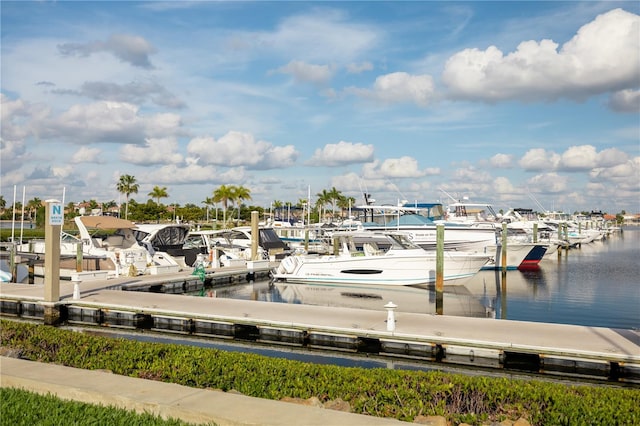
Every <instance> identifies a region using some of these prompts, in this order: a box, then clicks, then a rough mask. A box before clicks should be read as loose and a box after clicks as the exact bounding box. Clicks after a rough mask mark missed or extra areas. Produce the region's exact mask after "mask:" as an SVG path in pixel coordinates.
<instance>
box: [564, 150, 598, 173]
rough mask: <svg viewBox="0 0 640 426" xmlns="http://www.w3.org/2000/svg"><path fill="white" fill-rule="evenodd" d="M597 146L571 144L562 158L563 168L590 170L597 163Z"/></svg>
mask: <svg viewBox="0 0 640 426" xmlns="http://www.w3.org/2000/svg"><path fill="white" fill-rule="evenodd" d="M597 156H598V154H597V153H596V148H595V147H594V146H591V145H583V146H571V147H569V149H567V150H566V151H565V152H564V153H563V154H562V156H561V158H560V164H559V165H558V166H559V169H561V170H589V169H592V168H594V167H595V166H596V164H597Z"/></svg>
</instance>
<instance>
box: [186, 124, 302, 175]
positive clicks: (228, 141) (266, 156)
mask: <svg viewBox="0 0 640 426" xmlns="http://www.w3.org/2000/svg"><path fill="white" fill-rule="evenodd" d="M187 152H188V153H189V154H190V155H191V156H193V157H198V158H199V159H200V161H203V162H206V163H209V164H214V165H219V166H227V167H235V166H245V167H247V168H252V169H271V168H284V167H289V166H291V165H293V164H294V163H295V161H296V159H297V157H298V151H296V150H295V147H293V146H292V145H288V146H285V147H278V146H274V145H273V144H271V143H269V142H265V141H256V140H255V138H254V137H253V135H251V134H249V133H242V132H237V131H231V132H229V133H227V134H226V135H224V136H223V137H221V138H220V139H218V140H217V141H216V140H215V139H213V138H211V137H198V138H194V139H192V140H191V142H189V145H188V146H187Z"/></svg>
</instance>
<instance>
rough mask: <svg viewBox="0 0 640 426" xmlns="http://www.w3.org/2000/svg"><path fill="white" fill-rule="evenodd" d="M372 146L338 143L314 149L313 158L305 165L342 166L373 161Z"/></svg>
mask: <svg viewBox="0 0 640 426" xmlns="http://www.w3.org/2000/svg"><path fill="white" fill-rule="evenodd" d="M373 151H374V147H373V145H365V144H363V143H360V142H358V143H352V142H345V141H340V142H338V143H337V144H327V145H325V146H324V147H323V148H318V149H316V151H315V153H314V154H313V157H311V159H310V160H309V161H307V162H306V163H305V164H306V165H308V166H343V165H347V164H355V163H368V162H370V161H373Z"/></svg>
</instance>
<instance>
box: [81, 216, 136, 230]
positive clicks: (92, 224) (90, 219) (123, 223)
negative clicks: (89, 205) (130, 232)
mask: <svg viewBox="0 0 640 426" xmlns="http://www.w3.org/2000/svg"><path fill="white" fill-rule="evenodd" d="M79 219H80V220H81V221H82V223H83V224H84V226H85V227H87V228H97V229H124V228H127V229H133V228H135V227H136V225H135V223H133V222H131V221H130V220H125V219H120V218H117V217H113V216H80V218H79Z"/></svg>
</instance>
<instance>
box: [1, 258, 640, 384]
mask: <svg viewBox="0 0 640 426" xmlns="http://www.w3.org/2000/svg"><path fill="white" fill-rule="evenodd" d="M215 273H216V272H214V275H215ZM240 273H246V271H240ZM165 278H166V277H165ZM147 279H148V278H146V277H133V278H120V279H118V280H117V281H116V280H105V281H95V282H94V281H89V282H87V283H82V285H81V294H80V298H79V299H78V300H74V299H73V297H72V296H73V284H72V283H70V282H61V289H60V294H61V300H60V302H59V304H60V305H63V306H64V310H65V312H66V318H65V319H66V321H68V322H69V323H72V324H80V325H87V326H91V325H94V326H107V327H114V328H130V329H151V330H154V331H159V332H169V333H182V334H186V335H197V336H199V337H202V336H204V337H212V338H239V339H242V340H254V341H257V342H268V343H270V344H275V345H278V344H284V345H289V346H291V345H293V346H299V347H307V348H321V349H326V350H339V351H351V352H363V353H369V354H376V355H381V356H388V357H395V358H404V359H406V358H410V359H413V360H422V361H426V362H439V363H445V364H450V365H466V366H477V367H483V368H485V367H489V368H497V369H507V370H516V371H526V372H533V373H542V374H550V375H556V376H575V377H585V378H595V379H603V380H608V381H620V382H628V383H640V333H639V332H638V331H636V330H617V329H611V328H603V327H587V326H577V325H562V324H548V323H536V322H525V321H512V320H496V319H490V318H469V317H455V316H443V315H430V314H416V313H406V312H395V313H394V317H395V318H394V319H395V322H394V324H393V325H392V327H390V328H391V330H390V329H389V327H388V324H387V318H388V313H387V312H382V311H372V310H363V309H350V308H338V307H324V306H310V305H296V304H284V303H278V304H274V303H268V302H258V301H246V300H233V299H217V298H213V297H185V296H183V295H172V294H162V293H146V292H136V291H122V290H118V289H116V288H122V287H126V286H127V285H132V284H139V281H140V280H147ZM155 279H158V278H155ZM174 279H177V280H178V281H180V280H183V279H185V276H184V274H183V276H177V277H174ZM43 287H44V286H43V285H24V284H7V283H3V284H2V285H1V286H0V302H1V303H2V306H1V308H2V309H1V312H0V313H1V314H2V315H3V316H14V317H15V316H17V317H27V318H30V319H38V318H39V317H40V311H39V309H38V307H39V305H40V303H41V301H42V299H43V298H42V295H43V293H44V292H43Z"/></svg>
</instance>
